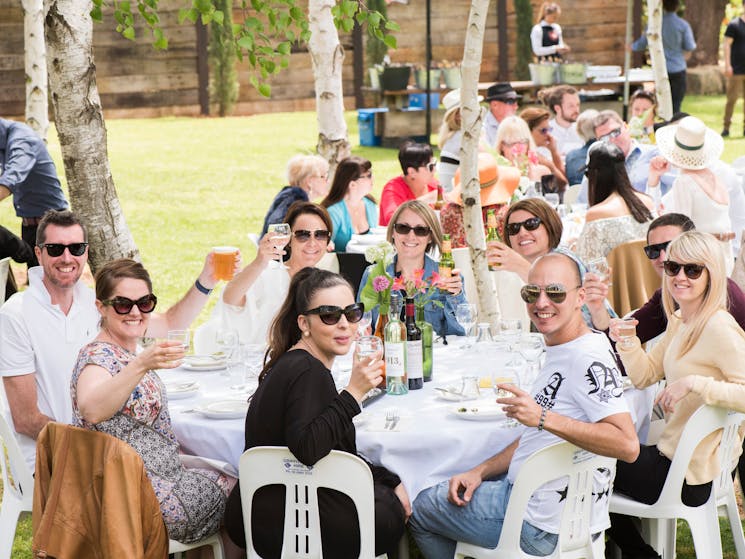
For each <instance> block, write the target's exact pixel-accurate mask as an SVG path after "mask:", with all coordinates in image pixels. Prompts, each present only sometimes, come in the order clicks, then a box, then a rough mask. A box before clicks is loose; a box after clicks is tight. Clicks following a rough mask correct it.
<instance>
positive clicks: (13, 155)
mask: <svg viewBox="0 0 745 559" xmlns="http://www.w3.org/2000/svg"><path fill="white" fill-rule="evenodd" d="M0 167H1V168H0V172H1V173H2V175H0V200H3V199H4V198H7V197H8V196H10V195H11V194H12V195H13V206H14V207H15V210H16V215H17V216H18V217H20V218H21V237H22V238H23V240H24V241H26V242H27V243H28V244H29V246H35V245H36V228H37V226H38V225H39V221H40V220H41V216H42V215H44V212H46V211H47V210H66V209H67V208H68V204H67V200H66V199H65V195H64V194H63V192H62V187H61V186H60V182H59V179H58V178H57V169H56V168H55V166H54V161H52V157H51V156H50V155H49V152H48V151H47V146H46V145H45V144H44V141H43V140H42V139H41V138H40V137H39V136H37V134H36V132H34V131H33V130H32V129H31V128H30V127H28V126H26V125H25V124H23V123H21V122H14V121H12V120H5V119H2V118H0ZM28 265H29V266H38V265H39V262H38V261H37V260H36V255H33V254H32V256H31V260H30V261H29V263H28Z"/></svg>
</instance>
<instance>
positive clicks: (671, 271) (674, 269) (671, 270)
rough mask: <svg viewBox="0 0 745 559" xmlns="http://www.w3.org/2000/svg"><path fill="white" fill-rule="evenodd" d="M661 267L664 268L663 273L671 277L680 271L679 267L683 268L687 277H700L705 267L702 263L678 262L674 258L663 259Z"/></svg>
mask: <svg viewBox="0 0 745 559" xmlns="http://www.w3.org/2000/svg"><path fill="white" fill-rule="evenodd" d="M662 267H663V268H664V270H665V273H666V274H667V275H668V276H670V277H671V278H674V277H675V276H677V275H678V274H679V273H680V269H681V268H683V273H684V274H685V275H686V277H687V278H688V279H698V278H700V277H701V274H702V273H703V272H704V269H705V268H706V266H704V265H703V264H680V263H679V262H675V261H674V260H665V261H664V262H663V263H662Z"/></svg>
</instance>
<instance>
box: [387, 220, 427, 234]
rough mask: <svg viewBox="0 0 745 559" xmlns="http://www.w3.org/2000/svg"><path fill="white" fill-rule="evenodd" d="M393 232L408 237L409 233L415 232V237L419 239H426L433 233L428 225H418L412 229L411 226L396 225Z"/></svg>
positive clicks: (404, 224)
mask: <svg viewBox="0 0 745 559" xmlns="http://www.w3.org/2000/svg"><path fill="white" fill-rule="evenodd" d="M393 230H394V231H395V232H396V233H398V234H399V235H408V234H409V233H411V232H412V231H414V235H416V236H417V237H426V236H427V235H429V234H430V232H431V231H432V230H431V229H430V228H429V227H427V226H426V225H417V226H416V227H412V226H411V225H408V224H406V223H395V224H394V225H393Z"/></svg>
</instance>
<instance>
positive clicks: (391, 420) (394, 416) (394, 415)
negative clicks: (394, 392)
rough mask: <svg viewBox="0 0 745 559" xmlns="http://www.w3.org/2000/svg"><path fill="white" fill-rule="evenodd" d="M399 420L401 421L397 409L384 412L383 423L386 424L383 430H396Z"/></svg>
mask: <svg viewBox="0 0 745 559" xmlns="http://www.w3.org/2000/svg"><path fill="white" fill-rule="evenodd" d="M399 419H401V416H400V415H399V413H398V408H391V409H389V410H388V411H386V412H385V422H386V426H385V429H386V430H387V431H393V430H394V429H395V428H396V425H398V420H399Z"/></svg>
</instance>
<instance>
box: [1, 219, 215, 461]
mask: <svg viewBox="0 0 745 559" xmlns="http://www.w3.org/2000/svg"><path fill="white" fill-rule="evenodd" d="M87 241H88V238H87V234H86V231H85V227H84V226H83V224H82V223H81V222H80V220H79V219H78V218H77V217H76V216H75V214H73V213H72V212H71V211H68V210H64V211H49V212H47V213H46V214H44V216H43V217H42V219H41V221H40V222H39V227H38V231H37V238H36V247H35V252H36V256H37V258H38V259H39V263H40V266H36V267H33V268H30V269H29V287H28V289H26V290H25V291H23V292H20V293H16V294H15V295H13V296H12V297H11V298H10V299H9V300H8V301H7V302H6V303H5V304H4V305H3V306H2V307H0V340H2V350H0V376H2V377H3V387H4V390H5V397H6V402H1V403H0V405H2V411H3V413H4V415H5V417H6V419H8V422H9V423H10V424H11V425H12V426H13V427H14V428H15V430H16V432H17V433H18V442H19V444H20V446H21V450H22V452H23V454H24V457H25V458H26V462H27V463H28V465H29V467H30V468H31V469H32V471H33V468H34V463H35V457H36V441H35V439H36V437H37V435H38V434H39V432H40V431H41V429H42V428H43V427H44V425H46V424H47V423H48V422H49V421H58V422H61V423H70V422H71V421H72V402H71V399H70V377H71V376H72V369H73V366H74V364H75V359H76V358H77V356H78V352H79V351H80V348H81V347H83V346H84V345H85V344H86V343H88V342H89V341H90V340H92V339H93V338H94V337H95V336H96V334H97V333H98V328H99V320H100V318H101V317H100V315H99V313H98V310H97V309H96V303H95V300H96V298H95V295H94V293H93V290H91V289H90V288H89V287H87V286H86V285H84V284H83V283H82V282H81V281H80V276H81V275H82V273H83V269H84V268H85V264H86V262H87V261H88V242H87ZM212 270H213V268H212V259H211V257H209V256H208V257H207V259H206V263H205V266H204V268H203V269H202V272H201V274H200V275H199V279H198V280H197V281H196V282H195V285H193V286H192V287H191V288H190V289H189V291H188V292H187V293H186V295H185V296H184V297H183V298H182V299H181V300H180V301H179V302H178V303H176V304H175V305H173V306H172V307H171V308H170V309H168V311H166V312H165V313H162V314H154V315H153V318H152V319H151V321H150V327H149V329H148V334H149V335H151V336H156V337H165V336H166V334H167V332H168V330H171V329H179V328H188V326H189V325H190V324H191V322H192V321H193V320H194V318H196V316H197V314H199V312H200V311H201V309H202V307H204V304H205V303H206V302H207V297H205V295H208V294H209V292H210V291H211V290H212V287H214V284H215V283H216V281H215V280H214V279H213V273H212ZM130 310H131V309H130ZM138 310H139V306H138ZM0 393H2V391H0ZM0 400H2V399H1V398H0ZM11 421H12V423H11Z"/></svg>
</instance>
